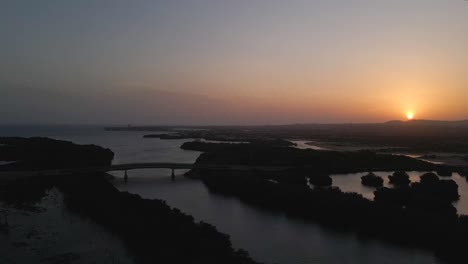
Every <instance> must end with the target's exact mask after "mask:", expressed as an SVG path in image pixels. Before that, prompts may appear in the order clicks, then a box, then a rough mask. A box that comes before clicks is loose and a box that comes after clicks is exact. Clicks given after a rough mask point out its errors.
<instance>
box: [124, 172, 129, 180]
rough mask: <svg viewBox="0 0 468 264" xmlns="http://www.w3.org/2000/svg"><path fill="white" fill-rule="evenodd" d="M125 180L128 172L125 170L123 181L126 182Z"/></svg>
mask: <svg viewBox="0 0 468 264" xmlns="http://www.w3.org/2000/svg"><path fill="white" fill-rule="evenodd" d="M127 181H128V174H127V170H125V174H124V182H125V183H127Z"/></svg>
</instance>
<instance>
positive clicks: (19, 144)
mask: <svg viewBox="0 0 468 264" xmlns="http://www.w3.org/2000/svg"><path fill="white" fill-rule="evenodd" d="M113 158H114V153H113V152H112V151H111V150H110V149H104V148H101V147H99V146H96V145H76V144H73V143H72V142H69V141H62V140H54V139H49V138H40V137H33V138H20V137H0V161H13V163H10V164H7V165H2V166H0V171H1V170H32V169H35V170H45V169H64V168H79V167H93V166H107V165H110V164H111V162H112V159H113Z"/></svg>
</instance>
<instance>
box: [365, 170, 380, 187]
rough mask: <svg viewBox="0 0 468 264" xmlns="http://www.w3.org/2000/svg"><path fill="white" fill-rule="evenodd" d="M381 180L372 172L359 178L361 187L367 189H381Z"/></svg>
mask: <svg viewBox="0 0 468 264" xmlns="http://www.w3.org/2000/svg"><path fill="white" fill-rule="evenodd" d="M383 182H384V181H383V179H382V177H379V176H377V175H375V174H374V173H372V172H369V173H368V174H366V175H364V176H362V177H361V183H362V185H365V186H369V187H382V186H383Z"/></svg>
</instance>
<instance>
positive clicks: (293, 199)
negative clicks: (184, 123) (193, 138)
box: [182, 142, 468, 263]
mask: <svg viewBox="0 0 468 264" xmlns="http://www.w3.org/2000/svg"><path fill="white" fill-rule="evenodd" d="M182 147H183V148H185V149H196V150H202V151H206V152H205V153H203V154H202V155H200V157H199V158H198V160H197V163H200V164H203V163H206V164H213V163H217V164H218V163H219V164H249V165H286V166H288V165H294V166H297V168H298V169H297V170H285V171H283V172H275V173H270V172H269V173H265V172H261V171H250V172H240V171H213V170H203V169H198V170H193V171H191V172H189V173H188V176H191V177H197V178H200V179H201V180H202V181H203V182H204V183H205V185H206V186H207V187H208V188H209V189H210V190H211V191H213V192H216V193H220V194H223V195H230V196H235V197H238V198H240V199H241V200H243V201H245V202H247V203H250V204H252V205H255V206H258V207H261V208H265V209H270V210H275V211H280V212H284V213H287V214H288V215H291V216H295V217H299V218H303V219H306V220H310V221H315V222H318V223H320V224H322V225H323V226H326V227H329V228H332V229H336V230H340V231H345V232H353V233H357V234H358V235H360V236H362V237H371V238H378V239H382V240H385V241H389V242H392V243H395V244H398V245H400V246H408V247H419V248H425V249H429V250H432V251H433V252H434V253H435V254H436V255H437V256H438V257H439V258H440V259H441V260H443V261H445V262H447V263H464V261H463V260H464V259H465V258H466V254H465V251H464V250H465V249H466V247H467V246H468V217H467V216H459V215H457V213H456V209H455V208H454V207H453V205H452V204H451V203H452V202H453V201H454V200H457V199H458V191H457V189H458V186H457V184H456V183H455V182H454V181H452V180H450V179H447V180H439V178H438V177H437V175H435V174H433V173H427V174H425V175H423V176H422V177H421V181H420V182H419V183H412V184H410V183H409V180H408V179H407V178H408V176H407V175H406V173H405V172H404V171H405V170H417V171H427V172H431V171H438V174H439V175H441V176H443V175H446V176H450V175H451V174H452V171H454V170H461V168H453V167H449V166H443V165H436V164H432V163H428V162H424V161H421V160H416V159H412V158H409V157H406V156H398V155H388V154H377V153H374V152H370V151H361V152H337V151H315V150H298V149H294V148H281V147H265V146H258V145H257V146H256V145H253V144H250V145H239V144H237V145H235V144H213V143H203V142H191V143H185V144H184V145H183V146H182ZM373 170H379V171H382V170H384V171H385V170H387V171H399V172H395V173H394V174H393V175H392V176H390V179H391V180H393V181H394V182H393V184H394V186H395V187H394V188H378V189H377V190H376V191H375V201H370V200H367V199H365V198H363V197H362V196H361V195H359V194H356V193H344V192H342V191H341V190H339V189H338V188H336V187H327V186H329V185H331V178H330V179H329V181H328V182H327V177H328V178H329V176H328V175H329V174H331V173H340V172H350V171H353V172H354V171H356V172H357V171H373ZM460 172H461V171H460ZM309 184H313V185H315V187H313V188H311V187H310V186H309Z"/></svg>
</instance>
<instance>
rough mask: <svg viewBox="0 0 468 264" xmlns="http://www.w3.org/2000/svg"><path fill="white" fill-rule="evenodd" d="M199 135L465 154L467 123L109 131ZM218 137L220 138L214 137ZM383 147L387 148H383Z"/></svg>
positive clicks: (230, 138)
mask: <svg viewBox="0 0 468 264" xmlns="http://www.w3.org/2000/svg"><path fill="white" fill-rule="evenodd" d="M177 128H179V129H185V130H184V131H185V132H184V133H191V134H192V135H195V134H203V135H204V136H203V137H195V138H205V139H207V140H217V141H221V140H223V138H225V140H226V139H228V138H229V140H228V141H236V140H241V139H242V140H245V139H246V138H247V139H249V138H250V139H252V138H259V139H262V138H282V139H302V140H310V141H316V142H321V143H327V144H328V143H329V144H345V145H353V146H360V148H369V149H373V148H382V149H383V150H382V151H385V149H387V151H392V152H394V151H399V152H402V153H415V152H417V153H418V152H421V153H425V152H447V153H462V154H463V153H464V154H466V153H468V120H464V121H432V120H412V121H390V122H386V123H375V124H296V125H277V126H199V127H193V126H180V127H167V126H162V127H161V126H159V127H158V126H155V127H148V126H147V127H113V128H106V129H108V130H114V131H125V130H128V131H180V130H176V129H177ZM217 135H220V136H217ZM385 146H387V147H385Z"/></svg>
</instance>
